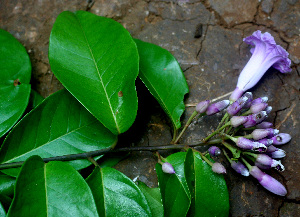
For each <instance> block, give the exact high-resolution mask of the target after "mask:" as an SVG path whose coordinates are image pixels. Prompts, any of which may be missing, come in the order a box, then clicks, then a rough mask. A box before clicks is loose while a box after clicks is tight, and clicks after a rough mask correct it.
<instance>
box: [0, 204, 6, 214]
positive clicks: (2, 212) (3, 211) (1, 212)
mask: <svg viewBox="0 0 300 217" xmlns="http://www.w3.org/2000/svg"><path fill="white" fill-rule="evenodd" d="M5 216H6V213H5V210H4V207H3V206H2V204H1V203H0V217H5Z"/></svg>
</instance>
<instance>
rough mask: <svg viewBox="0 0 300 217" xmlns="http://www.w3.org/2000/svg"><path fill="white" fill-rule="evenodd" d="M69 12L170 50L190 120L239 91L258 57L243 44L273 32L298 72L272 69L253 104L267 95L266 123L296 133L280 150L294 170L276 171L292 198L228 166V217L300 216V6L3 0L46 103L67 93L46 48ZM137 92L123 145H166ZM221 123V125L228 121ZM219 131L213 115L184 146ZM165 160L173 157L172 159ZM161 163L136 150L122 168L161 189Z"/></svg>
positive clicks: (286, 1) (157, 116) (234, 1)
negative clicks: (204, 106)
mask: <svg viewBox="0 0 300 217" xmlns="http://www.w3.org/2000/svg"><path fill="white" fill-rule="evenodd" d="M64 10H70V11H76V10H88V11H90V12H92V13H94V14H97V15H100V16H106V17H110V18H113V19H115V20H116V21H118V22H120V23H121V24H122V25H123V26H124V27H125V28H127V29H128V30H129V32H130V33H131V34H132V35H133V37H136V38H139V39H141V40H145V41H148V42H151V43H154V44H157V45H159V46H161V47H163V48H165V49H167V50H169V51H170V52H171V53H172V54H173V55H174V56H175V57H176V58H177V60H178V62H179V63H180V65H181V67H182V69H183V71H184V74H185V76H186V78H187V82H188V85H189V88H190V93H189V94H188V95H187V96H186V100H185V103H186V105H187V109H186V112H185V114H184V115H183V118H182V121H183V123H184V122H186V121H187V119H188V117H189V115H191V113H192V112H193V110H194V107H190V105H191V104H195V103H197V102H199V101H202V100H204V99H212V98H215V97H218V96H220V95H223V94H225V93H228V92H230V91H232V90H233V89H234V87H235V85H236V81H237V78H238V75H239V73H240V71H241V70H242V68H243V67H244V65H245V64H246V63H247V61H248V59H249V58H250V55H251V54H250V52H249V47H248V46H247V45H246V44H244V43H243V42H242V39H243V38H244V37H246V36H248V35H250V34H251V33H252V32H253V31H255V30H257V29H260V30H262V31H268V32H270V33H271V34H272V35H273V36H274V37H275V40H276V41H277V43H279V44H280V45H281V46H283V47H284V48H286V49H287V50H288V52H290V58H291V60H292V68H293V71H292V72H291V73H289V74H281V73H280V72H278V71H276V70H274V69H270V70H269V71H268V72H267V74H266V75H265V76H264V77H263V79H262V80H261V81H260V82H259V83H258V85H256V86H255V87H254V88H253V89H252V91H253V93H254V96H255V97H260V96H268V97H269V99H270V101H269V104H270V105H271V106H272V107H273V110H272V112H271V114H270V117H269V119H268V120H269V121H271V122H273V123H274V125H275V126H276V128H277V129H279V130H280V131H281V132H288V133H290V134H291V135H292V141H291V142H290V143H289V144H287V145H284V146H283V147H282V148H283V149H284V150H285V151H286V152H287V157H286V158H284V159H283V161H282V162H283V164H284V165H285V167H286V171H284V172H283V173H280V174H279V173H276V172H271V175H273V176H274V177H275V178H277V179H278V180H279V181H281V182H282V183H284V184H285V186H286V187H287V189H288V195H287V196H286V197H284V198H282V197H277V196H274V195H272V194H271V193H269V192H267V191H265V190H264V189H263V188H262V187H261V186H259V184H257V182H256V181H255V180H254V179H252V178H242V177H240V176H237V175H236V174H234V173H233V172H232V171H231V170H230V169H229V173H228V175H227V176H226V180H227V181H228V188H229V191H230V199H231V200H230V202H231V210H230V213H231V216H270V217H271V216H272V217H273V216H282V217H283V216H299V215H300V211H299V201H300V183H299V180H300V173H299V171H300V166H299V156H300V151H299V150H300V139H299V127H300V126H299V113H300V107H299V73H300V66H299V63H300V50H299V49H300V48H299V43H300V42H299V40H300V37H299V35H300V29H299V28H300V14H299V11H300V2H299V1H297V0H278V1H271V0H261V1H258V0H257V1H246V0H245V1H244V0H243V1H239V0H226V1H217V0H202V1H200V0H178V1H176V0H152V1H150V0H149V1H147V0H144V1H140V0H96V1H90V0H89V1H83V0H81V1H80V0H68V1H58V0H54V1H52V0H51V1H50V0H45V1H39V0H29V1H21V0H2V1H1V3H0V28H2V29H4V30H7V31H8V32H10V33H12V34H13V35H14V36H15V37H16V38H17V39H18V40H19V41H20V42H21V43H22V44H23V45H24V46H25V47H26V49H27V51H28V53H29V55H30V58H31V61H32V66H33V72H32V73H33V76H32V77H33V78H32V82H31V83H32V86H33V89H35V90H37V91H38V92H39V93H40V94H41V95H42V96H44V97H47V96H49V95H50V94H52V93H54V92H56V91H57V90H59V89H61V88H62V87H63V86H62V85H61V84H60V82H59V81H58V80H57V79H56V78H55V76H54V75H53V73H52V72H51V69H50V66H49V61H48V45H49V36H50V32H51V28H52V25H53V23H54V22H55V19H56V17H57V15H58V14H59V13H61V12H62V11H64ZM137 89H138V91H139V92H140V93H139V94H141V95H139V98H140V100H139V102H140V105H139V106H140V111H139V114H138V117H137V120H136V123H135V124H134V126H133V128H132V129H131V130H129V132H128V133H125V135H123V136H122V137H121V140H122V141H126V142H127V143H126V142H124V145H125V146H126V145H127V146H129V145H135V146H155V145H164V144H168V143H169V141H170V140H171V138H172V132H171V131H172V130H171V127H170V126H171V124H170V122H169V121H168V119H167V116H166V115H165V114H164V113H163V111H162V109H161V108H160V107H159V105H158V103H156V101H155V100H154V99H153V98H152V97H151V96H150V94H148V93H147V90H146V89H145V87H143V84H142V83H141V82H139V81H138V82H137ZM217 117H219V118H221V116H220V115H218V116H217ZM216 125H217V121H216V119H215V118H211V117H206V118H204V119H203V120H200V121H198V122H194V123H193V124H192V126H191V127H190V129H189V131H188V132H187V133H186V135H185V136H184V137H183V138H182V140H181V142H182V143H189V142H194V141H197V140H199V139H201V138H203V137H204V136H205V135H207V134H208V133H209V132H211V131H212V129H213V127H214V126H216ZM133 135H135V138H134V139H132V137H133ZM136 135H137V136H136ZM161 154H162V155H163V156H164V154H165V156H167V154H170V152H161ZM155 163H156V158H155V157H154V156H153V155H152V154H151V153H147V152H144V153H132V154H131V155H130V157H129V158H127V159H125V160H123V161H121V162H120V163H119V164H118V165H117V166H116V168H117V169H119V170H120V171H122V172H124V173H125V174H126V175H128V176H129V177H130V178H132V179H133V178H136V177H138V179H139V180H141V181H143V182H145V183H146V184H147V185H149V186H150V187H153V186H157V178H156V174H155V171H154V167H155ZM225 164H226V163H225Z"/></svg>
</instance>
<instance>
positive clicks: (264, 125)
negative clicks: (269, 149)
mask: <svg viewBox="0 0 300 217" xmlns="http://www.w3.org/2000/svg"><path fill="white" fill-rule="evenodd" d="M271 127H273V124H272V123H271V122H267V121H263V122H261V123H260V124H257V125H256V128H257V129H266V128H271Z"/></svg>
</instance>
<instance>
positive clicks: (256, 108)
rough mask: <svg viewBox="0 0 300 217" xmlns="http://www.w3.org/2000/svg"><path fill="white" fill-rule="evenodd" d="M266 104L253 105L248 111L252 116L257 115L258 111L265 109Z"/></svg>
mask: <svg viewBox="0 0 300 217" xmlns="http://www.w3.org/2000/svg"><path fill="white" fill-rule="evenodd" d="M267 106H268V104H267V103H265V102H262V103H257V104H254V105H252V106H251V107H250V111H251V113H252V114H255V113H258V112H260V111H263V110H264V109H265V108H267Z"/></svg>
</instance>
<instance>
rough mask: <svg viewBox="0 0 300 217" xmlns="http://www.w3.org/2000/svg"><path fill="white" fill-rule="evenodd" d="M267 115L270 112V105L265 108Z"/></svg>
mask: <svg viewBox="0 0 300 217" xmlns="http://www.w3.org/2000/svg"><path fill="white" fill-rule="evenodd" d="M265 111H266V113H267V115H268V114H270V113H271V111H272V106H268V107H267V108H266V109H265Z"/></svg>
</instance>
